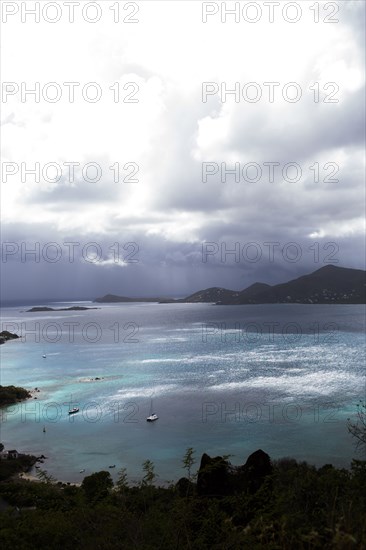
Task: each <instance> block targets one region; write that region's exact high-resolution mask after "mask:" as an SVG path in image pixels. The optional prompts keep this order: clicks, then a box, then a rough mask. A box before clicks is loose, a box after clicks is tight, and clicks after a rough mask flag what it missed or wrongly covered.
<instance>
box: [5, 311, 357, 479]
mask: <svg viewBox="0 0 366 550" xmlns="http://www.w3.org/2000/svg"><path fill="white" fill-rule="evenodd" d="M49 305H52V304H49ZM53 305H54V306H55V307H64V306H67V305H69V304H66V303H65V304H60V303H59V304H53ZM86 305H92V304H86ZM24 310H25V308H22V307H20V306H17V307H16V308H15V307H8V308H5V309H4V310H3V316H2V330H6V329H8V330H11V331H14V332H17V333H18V334H22V335H23V338H22V340H16V341H12V342H9V343H7V344H5V345H3V346H1V348H0V351H1V359H2V361H1V383H2V384H3V385H7V384H18V385H22V386H24V387H27V388H35V387H38V388H39V389H40V392H36V393H35V394H34V396H36V397H37V399H32V400H29V401H27V402H25V403H22V404H21V405H18V406H15V407H11V408H9V409H8V410H7V411H6V412H4V414H3V419H2V426H1V431H2V433H1V438H2V441H3V442H4V443H5V445H6V448H10V447H15V448H17V449H18V450H21V451H26V452H31V453H34V454H42V453H43V454H44V455H46V456H47V457H48V459H47V461H46V465H45V468H46V469H47V471H48V472H49V473H51V474H52V475H54V476H55V477H57V478H58V479H62V480H67V481H80V480H81V479H82V477H83V476H84V475H87V474H88V473H91V472H92V471H96V470H99V469H108V466H109V465H113V464H115V465H116V468H115V469H112V470H110V471H111V473H112V474H113V475H114V476H115V475H116V473H117V470H118V468H119V467H122V466H125V467H126V468H127V470H128V473H129V475H130V477H131V478H133V479H138V478H139V477H140V475H141V464H142V462H143V461H144V460H145V459H146V458H149V459H151V460H153V461H154V462H155V465H156V471H157V473H158V475H159V476H160V482H163V481H166V480H173V479H177V478H178V477H180V476H181V475H182V474H183V470H182V469H181V458H182V456H183V454H184V451H185V449H186V448H187V447H188V446H192V447H194V448H195V449H196V450H197V455H198V457H199V455H200V453H202V452H204V451H205V452H208V453H209V454H231V455H232V458H231V460H232V462H233V463H242V462H243V461H244V460H246V457H247V456H248V454H250V453H251V452H253V451H254V450H256V449H258V448H262V449H263V450H265V451H266V452H268V453H269V454H270V456H271V457H273V458H279V457H281V456H294V457H295V458H298V459H303V460H308V461H309V462H312V463H315V464H318V465H320V464H323V463H327V462H328V463H329V462H331V463H333V464H335V465H338V466H346V467H347V466H349V463H350V461H351V459H352V457H353V456H355V453H354V449H353V446H352V439H351V438H350V436H349V435H348V433H347V429H346V419H347V417H348V416H350V415H352V414H354V412H355V410H356V404H357V402H358V400H359V399H361V398H363V397H364V388H365V385H364V383H365V378H364V365H365V352H364V349H365V348H364V343H365V339H364V332H363V331H364V328H365V327H364V307H363V306H344V305H343V306H341V305H340V306H338V305H329V306H315V305H287V304H286V305H285V304H283V305H282V304H279V305H270V306H214V305H210V304H164V305H162V304H161V305H159V304H124V305H122V304H119V305H102V306H101V308H100V309H98V310H89V311H81V312H47V313H37V314H36V313H26V312H25V311H24ZM43 354H45V355H46V358H45V359H43V358H42V355H43ZM95 378H100V380H95ZM92 379H94V380H92ZM152 395H153V406H154V409H155V412H156V413H157V414H158V415H159V420H158V421H157V422H155V423H153V424H149V423H147V422H146V416H147V415H148V414H149V412H150V404H151V396H152ZM75 405H78V406H79V407H80V409H81V410H80V413H79V414H77V415H75V416H73V417H70V416H68V414H67V411H68V409H69V407H70V406H75ZM43 426H45V427H46V433H43ZM81 469H85V470H86V472H85V474H80V473H79V470H81Z"/></svg>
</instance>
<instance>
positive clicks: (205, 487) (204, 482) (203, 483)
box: [197, 453, 231, 496]
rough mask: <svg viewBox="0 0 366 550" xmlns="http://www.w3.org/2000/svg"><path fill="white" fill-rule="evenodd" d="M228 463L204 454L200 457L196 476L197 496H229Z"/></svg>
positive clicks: (220, 458) (218, 457)
mask: <svg viewBox="0 0 366 550" xmlns="http://www.w3.org/2000/svg"><path fill="white" fill-rule="evenodd" d="M229 466H230V464H229V462H228V461H227V460H225V459H224V458H223V457H221V456H216V457H215V458H211V457H210V456H208V455H207V454H206V453H204V454H203V455H202V458H201V464H200V468H199V470H198V476H197V492H198V494H199V495H206V496H208V495H210V496H224V495H228V494H230V492H231V491H230V489H231V480H230V473H229V469H230V468H229Z"/></svg>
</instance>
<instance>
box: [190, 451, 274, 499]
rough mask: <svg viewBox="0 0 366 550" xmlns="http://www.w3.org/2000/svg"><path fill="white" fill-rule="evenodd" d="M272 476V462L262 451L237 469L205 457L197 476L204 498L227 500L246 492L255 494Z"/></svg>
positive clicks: (198, 491)
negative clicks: (236, 494) (268, 477)
mask: <svg viewBox="0 0 366 550" xmlns="http://www.w3.org/2000/svg"><path fill="white" fill-rule="evenodd" d="M271 473H272V464H271V459H270V457H269V455H268V454H267V453H265V452H264V451H262V450H261V449H259V450H258V451H255V452H254V453H252V454H251V455H250V456H249V457H248V459H247V461H246V463H245V464H244V465H242V466H233V465H232V464H230V462H229V461H228V460H227V459H226V458H224V457H221V456H216V457H214V458H211V457H210V456H209V455H207V454H206V453H204V454H203V455H202V458H201V464H200V467H199V470H198V476H197V493H198V494H199V495H200V496H215V497H220V496H227V495H232V494H235V493H238V492H242V491H248V492H250V493H255V492H256V491H257V490H258V489H259V488H260V487H261V485H262V483H263V482H264V480H265V478H266V477H267V476H269V475H271Z"/></svg>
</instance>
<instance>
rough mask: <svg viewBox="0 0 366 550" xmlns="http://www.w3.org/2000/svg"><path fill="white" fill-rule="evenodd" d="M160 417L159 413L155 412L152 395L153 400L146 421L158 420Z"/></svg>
mask: <svg viewBox="0 0 366 550" xmlns="http://www.w3.org/2000/svg"><path fill="white" fill-rule="evenodd" d="M158 418H159V417H158V415H157V414H155V413H154V412H153V400H152V397H151V402H150V414H149V416H148V417H147V418H146V422H154V421H155V420H157V419H158Z"/></svg>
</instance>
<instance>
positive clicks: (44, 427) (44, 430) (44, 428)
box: [43, 426, 46, 434]
mask: <svg viewBox="0 0 366 550" xmlns="http://www.w3.org/2000/svg"><path fill="white" fill-rule="evenodd" d="M43 433H44V434H45V433H46V426H43Z"/></svg>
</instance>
